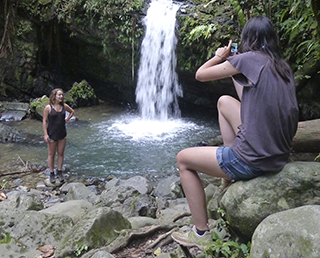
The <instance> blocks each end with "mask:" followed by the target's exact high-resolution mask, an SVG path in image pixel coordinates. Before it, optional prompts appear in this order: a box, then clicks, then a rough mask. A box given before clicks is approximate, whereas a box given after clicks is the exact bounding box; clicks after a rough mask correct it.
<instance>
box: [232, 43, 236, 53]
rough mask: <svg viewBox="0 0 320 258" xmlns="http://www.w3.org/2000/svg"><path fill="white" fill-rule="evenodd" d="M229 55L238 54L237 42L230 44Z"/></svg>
mask: <svg viewBox="0 0 320 258" xmlns="http://www.w3.org/2000/svg"><path fill="white" fill-rule="evenodd" d="M231 53H238V43H237V42H232V43H231Z"/></svg>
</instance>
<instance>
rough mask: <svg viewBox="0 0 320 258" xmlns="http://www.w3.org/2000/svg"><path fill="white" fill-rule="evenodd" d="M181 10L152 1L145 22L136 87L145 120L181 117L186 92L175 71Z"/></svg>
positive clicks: (161, 0)
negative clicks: (176, 27)
mask: <svg viewBox="0 0 320 258" xmlns="http://www.w3.org/2000/svg"><path fill="white" fill-rule="evenodd" d="M178 9H179V5H178V4H174V3H172V1H171V0H152V2H151V3H150V7H149V9H148V11H147V15H146V17H145V18H144V19H143V24H144V26H145V36H144V39H143V41H142V45H141V58H140V67H139V71H138V82H137V88H136V102H137V104H138V106H139V111H140V113H141V116H142V119H146V120H160V121H166V120H167V119H168V118H169V117H174V118H177V117H180V109H179V105H178V97H182V89H181V86H180V85H179V83H178V76H177V73H176V71H175V69H176V63H177V60H176V55H175V47H176V44H177V38H176V35H175V26H176V13H177V10H178Z"/></svg>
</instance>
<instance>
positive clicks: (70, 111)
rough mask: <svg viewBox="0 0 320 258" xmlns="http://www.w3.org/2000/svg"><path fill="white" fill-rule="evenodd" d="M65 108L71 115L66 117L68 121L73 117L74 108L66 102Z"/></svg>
mask: <svg viewBox="0 0 320 258" xmlns="http://www.w3.org/2000/svg"><path fill="white" fill-rule="evenodd" d="M64 109H65V110H66V111H68V112H69V116H68V117H67V119H66V123H67V122H68V121H69V120H70V119H71V117H72V116H73V115H74V110H73V109H72V108H71V107H70V106H69V105H68V104H66V103H64Z"/></svg>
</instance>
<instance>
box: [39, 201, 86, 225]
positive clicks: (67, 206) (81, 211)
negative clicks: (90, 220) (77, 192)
mask: <svg viewBox="0 0 320 258" xmlns="http://www.w3.org/2000/svg"><path fill="white" fill-rule="evenodd" d="M90 209H92V204H91V203H90V202H88V201H86V200H72V201H68V202H63V203H58V204H56V205H54V206H51V207H50V208H47V209H43V210H41V211H40V212H41V213H46V214H52V215H54V214H57V215H58V214H63V215H65V216H68V217H69V218H71V219H72V221H73V222H74V223H77V222H78V221H79V220H80V219H81V218H82V217H83V216H84V215H85V214H87V213H88V212H89V210H90Z"/></svg>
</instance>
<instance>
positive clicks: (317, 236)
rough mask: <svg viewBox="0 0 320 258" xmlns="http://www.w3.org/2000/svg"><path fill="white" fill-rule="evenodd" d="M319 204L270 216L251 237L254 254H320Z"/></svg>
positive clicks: (259, 257)
mask: <svg viewBox="0 0 320 258" xmlns="http://www.w3.org/2000/svg"><path fill="white" fill-rule="evenodd" d="M319 221H320V205H306V206H302V207H299V208H295V209H290V210H286V211H282V212H278V213H275V214H272V215H270V216H268V217H267V218H266V219H264V220H263V221H262V222H261V223H260V224H259V226H258V227H257V228H256V230H255V232H254V234H253V237H252V246H251V257H254V258H264V257H273V258H281V257H290V258H319V257H320V246H319V242H320V223H319Z"/></svg>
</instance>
